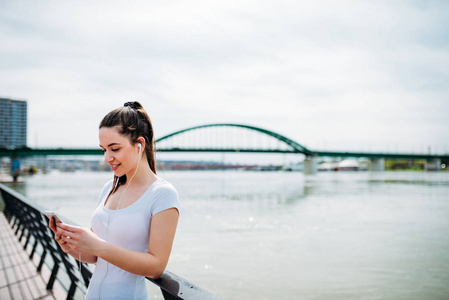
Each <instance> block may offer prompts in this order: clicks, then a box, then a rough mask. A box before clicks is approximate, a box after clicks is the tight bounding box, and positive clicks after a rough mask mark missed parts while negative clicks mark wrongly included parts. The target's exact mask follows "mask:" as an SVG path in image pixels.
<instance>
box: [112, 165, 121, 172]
mask: <svg viewBox="0 0 449 300" xmlns="http://www.w3.org/2000/svg"><path fill="white" fill-rule="evenodd" d="M118 167H120V164H117V165H111V169H112V171H115V170H117V169H118Z"/></svg>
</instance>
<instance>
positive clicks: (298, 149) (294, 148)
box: [156, 123, 313, 156]
mask: <svg viewBox="0 0 449 300" xmlns="http://www.w3.org/2000/svg"><path fill="white" fill-rule="evenodd" d="M208 127H236V128H243V129H247V130H250V131H253V132H258V133H261V134H263V135H266V136H269V137H271V138H275V139H276V140H278V141H279V142H281V143H283V144H284V145H286V146H287V148H288V150H285V151H281V150H279V151H276V150H265V151H258V150H256V149H254V150H250V149H233V150H230V149H227V150H226V149H219V150H218V149H202V150H200V149H196V150H197V151H198V152H200V151H228V152H229V151H235V152H240V151H241V152H284V153H302V154H304V155H306V156H310V155H313V151H311V150H309V149H307V148H306V147H304V146H302V145H301V144H299V143H297V142H295V141H293V140H292V139H289V138H287V137H285V136H283V135H281V134H279V133H276V132H273V131H270V130H267V129H263V128H260V127H256V126H250V125H244V124H232V123H217V124H206V125H200V126H194V127H190V128H186V129H182V130H179V131H176V132H173V133H170V134H167V135H165V136H163V137H161V138H159V139H157V140H156V143H161V142H162V141H166V140H169V139H171V138H174V137H175V136H177V135H180V134H183V133H186V132H189V131H195V130H200V129H203V128H208ZM157 148H158V149H160V150H162V151H195V150H193V149H180V148H172V149H168V148H163V147H162V149H161V148H160V147H159V146H158V147H157ZM260 150H261V149H260Z"/></svg>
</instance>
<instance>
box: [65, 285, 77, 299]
mask: <svg viewBox="0 0 449 300" xmlns="http://www.w3.org/2000/svg"><path fill="white" fill-rule="evenodd" d="M75 291H76V283H75V282H73V281H72V284H71V285H70V289H69V292H68V293H67V300H72V299H73V296H74V295H75Z"/></svg>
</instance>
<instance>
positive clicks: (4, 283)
mask: <svg viewBox="0 0 449 300" xmlns="http://www.w3.org/2000/svg"><path fill="white" fill-rule="evenodd" d="M47 273H48V274H47ZM49 276H50V273H49V271H48V270H46V269H45V268H43V270H42V273H38V272H37V271H36V263H35V262H33V261H31V260H30V259H29V257H28V255H27V253H26V252H25V250H24V249H23V245H22V244H21V243H20V242H19V241H18V239H17V236H16V235H14V232H13V230H12V229H11V226H10V225H9V224H8V221H7V220H6V218H5V215H4V214H3V213H2V212H0V299H1V300H8V299H14V300H18V299H24V300H30V299H45V300H50V299H52V300H53V299H65V298H66V293H64V291H63V290H62V289H60V288H58V287H57V285H55V288H54V289H53V290H47V289H46V283H45V280H44V278H47V279H48V277H49Z"/></svg>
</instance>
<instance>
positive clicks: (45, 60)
mask: <svg viewBox="0 0 449 300" xmlns="http://www.w3.org/2000/svg"><path fill="white" fill-rule="evenodd" d="M448 16H449V1H412V0H410V1H400V0H395V1H335V0H330V1H323V0H318V1H316V0H314V1H298V0H295V1H282V0H276V1H271V0H270V1H264V0H257V1H246V0H239V1H229V0H227V1H214V0H204V1H196V0H189V1H147V0H146V1H129V0H128V1H21V0H0V44H1V47H0V97H9V98H13V99H23V100H27V101H28V126H29V127H28V145H29V146H31V147H36V146H38V147H56V146H61V147H98V129H97V128H98V123H99V122H100V120H101V118H102V117H103V116H104V115H105V114H106V113H107V112H109V111H110V110H112V109H114V108H116V107H118V106H121V105H123V103H124V102H126V101H132V100H139V101H141V103H142V104H143V105H144V107H145V108H146V109H147V111H148V113H149V114H150V116H151V118H152V121H153V125H154V127H155V132H156V137H160V136H162V135H165V134H168V133H171V132H173V131H175V130H180V129H184V128H186V127H190V126H195V125H201V124H208V123H218V122H232V123H242V124H249V125H255V126H259V127H262V128H265V129H269V130H272V131H275V132H278V133H280V134H283V135H285V136H287V137H289V138H291V139H293V140H295V141H297V142H299V143H300V144H303V145H305V146H306V147H308V148H310V149H313V150H314V149H317V150H348V151H360V150H363V151H375V150H388V151H402V152H427V151H428V147H429V146H430V147H431V149H432V151H433V152H435V151H436V152H439V153H442V152H449V118H448V107H449V18H448Z"/></svg>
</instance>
